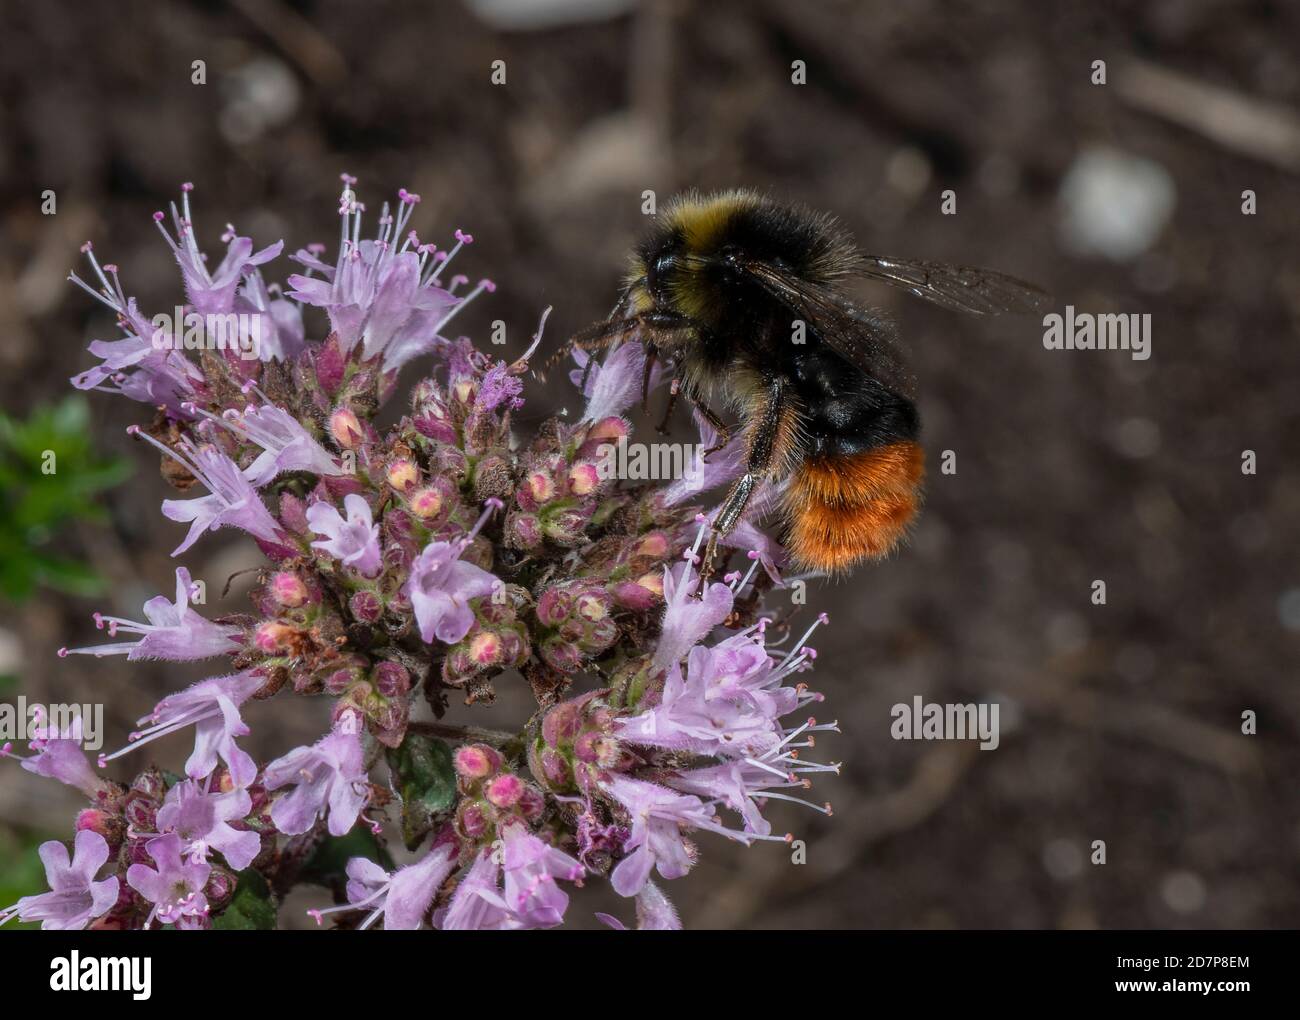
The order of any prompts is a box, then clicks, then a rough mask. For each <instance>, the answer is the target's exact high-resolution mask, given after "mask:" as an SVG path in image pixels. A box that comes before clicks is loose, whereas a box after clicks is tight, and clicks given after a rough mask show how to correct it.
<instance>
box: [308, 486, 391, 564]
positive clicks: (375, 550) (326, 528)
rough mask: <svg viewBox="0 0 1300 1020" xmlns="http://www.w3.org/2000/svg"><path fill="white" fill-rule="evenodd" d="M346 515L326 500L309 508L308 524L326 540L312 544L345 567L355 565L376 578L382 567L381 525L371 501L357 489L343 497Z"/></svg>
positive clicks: (314, 547)
mask: <svg viewBox="0 0 1300 1020" xmlns="http://www.w3.org/2000/svg"><path fill="white" fill-rule="evenodd" d="M343 509H345V510H346V511H347V514H348V516H347V518H346V519H344V517H343V516H342V515H341V514H340V513H339V512H338V511H337V510H336V509H334V507H332V506H330V505H329V504H328V503H325V502H316V503H313V504H312V505H311V506H309V507H308V508H307V523H308V525H310V526H311V530H312V531H314V532H315V533H316V534H318V535H324V536H325V539H324V541H320V542H313V543H312V544H311V547H312V548H313V549H319V550H320V551H321V552H323V553H328V554H329V555H330V556H332V557H334V559H336V560H338V561H339V562H340V563H342V564H343V565H344V566H347V567H352V568H353V569H354V570H356V571H357V572H358V573H360V574H363V575H364V576H366V577H374V576H375V575H377V574H378V573H379V571H380V568H381V567H382V566H383V559H382V556H381V554H380V551H379V525H378V524H376V523H375V522H374V519H373V518H372V517H371V515H370V504H369V503H367V502H366V499H365V497H364V496H361V495H358V494H357V493H355V492H352V493H349V494H348V495H346V496H344V497H343Z"/></svg>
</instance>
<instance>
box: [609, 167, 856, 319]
mask: <svg viewBox="0 0 1300 1020" xmlns="http://www.w3.org/2000/svg"><path fill="white" fill-rule="evenodd" d="M851 251H852V243H851V241H849V240H848V239H847V237H846V236H845V235H844V234H843V233H842V232H841V231H840V230H839V229H838V228H837V227H836V226H835V224H834V223H833V221H831V220H830V219H828V218H826V217H822V216H818V215H815V214H812V213H809V212H807V211H806V210H802V209H798V208H795V207H790V206H783V205H779V204H778V203H776V202H773V201H771V200H770V199H768V198H765V197H763V196H762V195H758V194H756V193H755V192H752V191H741V190H737V191H724V192H718V193H715V194H710V195H701V194H699V193H698V192H693V191H692V192H687V193H686V194H684V195H680V196H678V197H677V198H675V199H673V201H672V202H671V203H670V204H669V205H668V206H666V207H665V208H664V210H663V212H662V214H661V215H660V217H659V218H658V220H657V221H656V223H655V226H654V228H653V229H652V230H651V231H650V233H649V234H648V235H647V236H646V237H645V239H644V240H643V241H642V242H641V244H639V245H638V246H637V248H636V250H635V251H634V252H633V256H632V265H631V268H630V271H629V274H628V279H627V284H628V288H629V294H630V297H631V302H632V311H633V313H634V314H637V313H642V312H647V311H664V312H674V313H676V314H678V315H684V316H686V317H688V318H690V319H692V320H694V321H696V322H701V323H711V322H712V321H713V320H714V319H715V318H717V317H719V316H721V315H725V314H726V312H727V305H728V304H730V303H731V302H733V301H736V300H743V299H744V297H745V291H746V288H749V287H753V286H754V284H753V282H752V281H751V280H750V279H749V278H748V276H747V274H746V272H745V271H744V268H743V265H744V262H745V261H747V260H755V259H756V260H761V261H763V262H765V263H767V264H769V265H771V266H773V267H775V268H778V269H780V270H782V271H784V272H790V273H793V274H795V275H798V276H801V277H803V278H805V279H808V280H814V281H818V282H824V281H828V280H830V279H831V278H833V277H834V276H835V275H837V274H838V272H840V271H842V270H841V269H840V268H839V267H840V266H841V265H842V263H843V261H844V259H845V258H846V256H847V255H848V254H849V253H851Z"/></svg>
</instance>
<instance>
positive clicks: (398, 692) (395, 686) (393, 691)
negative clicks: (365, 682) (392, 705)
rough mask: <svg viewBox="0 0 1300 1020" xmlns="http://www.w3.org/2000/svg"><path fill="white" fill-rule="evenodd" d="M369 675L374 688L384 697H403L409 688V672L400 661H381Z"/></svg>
mask: <svg viewBox="0 0 1300 1020" xmlns="http://www.w3.org/2000/svg"><path fill="white" fill-rule="evenodd" d="M371 676H372V678H373V679H374V683H375V690H377V691H379V693H380V694H382V695H383V696H384V697H385V698H400V697H404V696H405V695H406V694H407V692H409V691H410V689H411V674H410V673H409V672H408V671H407V669H406V667H405V666H403V665H402V664H401V663H400V662H389V661H385V662H381V663H379V665H377V666H376V667H375V668H374V671H373V672H372V674H371Z"/></svg>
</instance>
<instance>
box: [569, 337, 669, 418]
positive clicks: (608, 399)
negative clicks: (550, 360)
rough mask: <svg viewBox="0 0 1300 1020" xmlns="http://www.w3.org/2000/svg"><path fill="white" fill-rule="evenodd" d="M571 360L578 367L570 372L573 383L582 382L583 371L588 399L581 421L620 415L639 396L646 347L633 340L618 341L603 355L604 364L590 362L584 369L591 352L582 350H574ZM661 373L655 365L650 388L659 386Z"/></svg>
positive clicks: (583, 393) (643, 375)
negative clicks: (588, 367)
mask: <svg viewBox="0 0 1300 1020" xmlns="http://www.w3.org/2000/svg"><path fill="white" fill-rule="evenodd" d="M573 360H574V361H576V362H577V363H578V367H577V368H576V369H574V370H573V371H571V372H570V373H569V378H570V379H571V380H572V381H573V384H574V385H575V386H580V385H581V384H582V377H583V373H584V372H586V375H587V385H586V387H585V388H584V389H583V391H582V395H583V396H584V397H586V398H587V407H586V409H585V410H584V411H583V412H582V420H583V421H600V420H601V419H602V418H609V417H612V416H615V415H621V414H622V413H623V412H624V411H626V410H627V409H628V408H629V407H631V406H632V405H633V404H635V403H636V402H637V401H638V400H640V399H641V389H642V386H643V385H644V382H645V349H644V348H643V347H642V346H641V344H640V343H638V342H637V341H635V340H630V341H628V342H627V343H623V344H620V345H619V346H618V347H616V348H614V350H613V351H611V352H610V353H609V355H608V356H606V358H605V361H604V363H603V364H599V365H595V364H593V365H592V366H591V368H590V370H588V369H587V362H588V361H589V360H590V355H588V354H587V352H586V351H583V350H581V349H577V348H575V349H574V352H573ZM661 375H662V373H661V372H660V371H659V368H658V366H656V367H655V368H654V369H653V370H652V371H651V373H650V389H654V388H655V387H656V386H658V385H659V381H660V377H661Z"/></svg>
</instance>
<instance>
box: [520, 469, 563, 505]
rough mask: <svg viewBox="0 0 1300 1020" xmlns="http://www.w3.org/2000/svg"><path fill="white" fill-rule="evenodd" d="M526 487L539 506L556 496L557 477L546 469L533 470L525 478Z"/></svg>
mask: <svg viewBox="0 0 1300 1020" xmlns="http://www.w3.org/2000/svg"><path fill="white" fill-rule="evenodd" d="M524 488H525V489H526V490H527V492H528V495H529V497H530V498H531V499H532V501H533V503H534V504H535V505H537V506H541V505H542V504H543V503H549V502H550V501H551V500H553V499H554V498H555V479H554V478H552V477H551V476H550V475H549V474H547V473H546V472H545V471H533V472H532V473H530V474H529V475H528V477H527V478H525V479H524Z"/></svg>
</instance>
